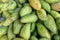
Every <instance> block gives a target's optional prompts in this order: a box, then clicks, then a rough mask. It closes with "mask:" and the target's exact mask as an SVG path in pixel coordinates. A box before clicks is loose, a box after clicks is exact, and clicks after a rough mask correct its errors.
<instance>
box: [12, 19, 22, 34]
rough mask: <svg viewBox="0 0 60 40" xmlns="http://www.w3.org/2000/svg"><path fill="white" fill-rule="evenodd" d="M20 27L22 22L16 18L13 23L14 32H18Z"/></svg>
mask: <svg viewBox="0 0 60 40" xmlns="http://www.w3.org/2000/svg"><path fill="white" fill-rule="evenodd" d="M21 27H22V24H21V23H19V20H16V21H15V22H14V24H13V31H14V34H19V32H20V29H21Z"/></svg>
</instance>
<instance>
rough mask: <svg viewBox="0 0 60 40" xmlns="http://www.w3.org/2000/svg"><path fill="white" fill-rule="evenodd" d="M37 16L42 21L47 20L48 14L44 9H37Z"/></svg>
mask: <svg viewBox="0 0 60 40" xmlns="http://www.w3.org/2000/svg"><path fill="white" fill-rule="evenodd" d="M37 16H38V18H39V19H40V20H42V21H45V20H47V14H46V11H45V10H44V9H41V10H38V11H37Z"/></svg>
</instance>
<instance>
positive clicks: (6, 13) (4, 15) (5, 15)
mask: <svg viewBox="0 0 60 40" xmlns="http://www.w3.org/2000/svg"><path fill="white" fill-rule="evenodd" d="M10 15H11V14H10V13H9V12H3V14H2V16H3V17H4V18H8V17H9V16H10Z"/></svg>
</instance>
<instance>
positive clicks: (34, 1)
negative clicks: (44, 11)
mask: <svg viewBox="0 0 60 40" xmlns="http://www.w3.org/2000/svg"><path fill="white" fill-rule="evenodd" d="M29 3H30V5H31V6H32V7H33V8H34V9H35V10H40V9H41V3H40V1H39V0H29Z"/></svg>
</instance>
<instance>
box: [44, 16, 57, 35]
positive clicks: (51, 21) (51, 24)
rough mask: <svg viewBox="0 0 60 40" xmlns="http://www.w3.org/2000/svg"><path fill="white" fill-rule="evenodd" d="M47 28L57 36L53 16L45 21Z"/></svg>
mask: <svg viewBox="0 0 60 40" xmlns="http://www.w3.org/2000/svg"><path fill="white" fill-rule="evenodd" d="M44 24H45V26H46V27H47V28H48V29H49V30H50V31H51V32H53V33H54V34H57V26H56V23H55V21H54V18H53V17H52V16H51V15H48V19H47V20H46V21H44Z"/></svg>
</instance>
